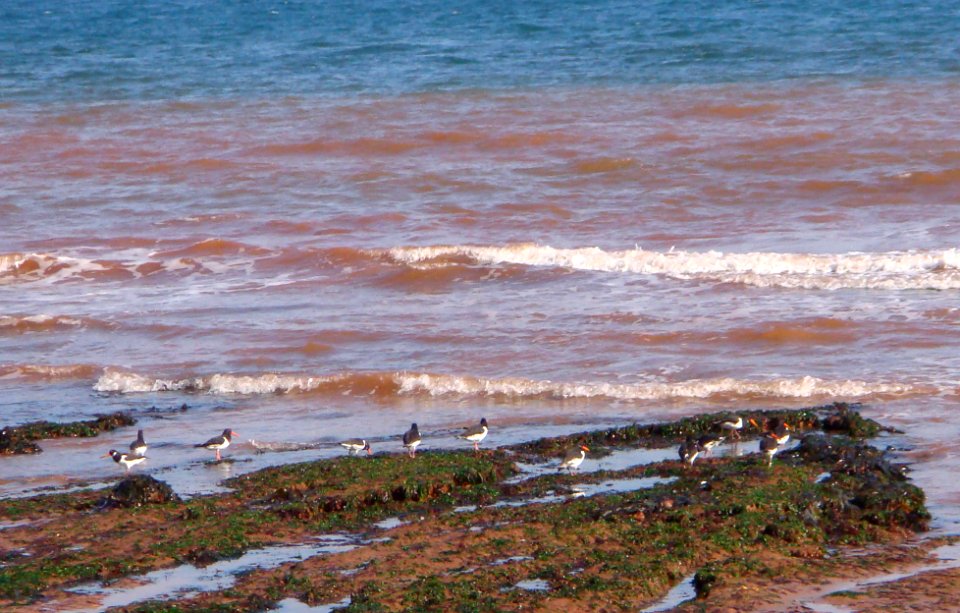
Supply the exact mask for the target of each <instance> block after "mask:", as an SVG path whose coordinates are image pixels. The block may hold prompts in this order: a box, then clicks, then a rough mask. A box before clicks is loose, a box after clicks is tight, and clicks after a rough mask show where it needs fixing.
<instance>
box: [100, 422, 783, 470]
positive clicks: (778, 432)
mask: <svg viewBox="0 0 960 613" xmlns="http://www.w3.org/2000/svg"><path fill="white" fill-rule="evenodd" d="M750 423H751V424H752V425H753V426H754V427H755V428H757V429H758V430H763V428H761V427H760V425H759V424H757V422H756V421H755V420H753V419H751V420H750ZM717 427H718V429H719V430H720V432H721V433H722V434H704V435H702V436H700V437H697V438H694V437H692V436H689V437H687V439H686V440H685V441H684V442H683V443H681V444H680V448H679V450H678V452H679V455H680V460H681V461H683V462H684V463H685V464H686V465H687V466H688V467H691V466H693V463H694V462H695V461H696V459H697V458H698V457H700V455H701V454H707V453H709V452H710V450H712V449H713V448H714V447H716V446H717V445H719V444H720V443H722V442H723V441H724V440H726V438H727V436H730V437H732V438H735V439H739V438H740V430H742V429H743V417H740V416H738V417H737V419H735V420H733V419H731V420H726V421H722V422H719V423H718V424H717ZM489 431H490V428H489V426H488V424H487V420H486V418H483V419H481V420H480V423H479V424H478V425H476V426H472V427H469V428H466V429H465V430H464V431H463V432H462V433H461V434H458V435H457V438H459V439H463V440H466V441H469V442H471V443H473V448H474V450H476V451H479V450H480V442H481V441H482V440H483V439H485V438H486V437H487V433H488V432H489ZM234 436H237V433H236V432H234V431H233V430H231V429H230V428H226V429H224V431H223V432H222V433H221V434H220V435H219V436H215V437H213V438H211V439H210V440H208V441H206V442H204V443H198V444H196V445H194V447H203V448H204V449H209V450H211V451H215V452H216V453H217V456H216V460H217V461H218V462H219V461H220V452H221V451H222V450H224V449H226V448H227V447H229V446H230V441H231V440H232V438H233V437H234ZM789 440H790V426H789V425H788V424H787V423H786V422H779V423H777V424H776V425H775V426H774V427H773V428H772V429H770V430H767V431H765V432H764V433H763V435H762V436H761V438H760V452H761V453H763V454H764V455H765V456H766V457H767V465H768V466H771V465H772V464H773V456H775V455H776V454H777V452H778V451H780V450H781V449H782V448H783V447H784V445H786V444H787V442H788V441H789ZM402 441H403V447H404V449H406V450H407V453H408V454H409V455H410V457H411V458H413V457H416V455H417V446H419V445H420V443H421V442H422V441H423V438H422V437H421V436H420V429H419V428H418V427H417V424H415V423H414V424H411V425H410V429H409V430H407V431H406V432H404V433H403V437H402ZM339 445H340V446H341V447H343V448H344V449H346V450H347V452H348V453H349V454H350V455H359V454H360V453H362V452H364V451H366V452H367V454H368V455H370V454H373V449H372V448H371V447H370V443H369V442H368V441H367V440H366V439H362V438H352V439H349V440H346V441H342V442H340V443H339ZM588 451H590V449H589V448H588V447H587V446H586V445H578V446H576V447H573V448H571V449H570V450H568V451H567V452H566V454H565V455H564V457H563V459H562V460H561V461H560V469H561V470H564V469H566V470H571V471H572V470H574V469H576V468H578V467H579V466H580V464H582V463H583V460H584V459H585V458H586V457H587V452H588ZM146 454H147V443H146V441H145V440H144V438H143V430H138V431H137V440H135V441H133V442H132V443H130V451H129V452H120V451H117V450H116V449H111V450H110V451H108V452H107V453H106V454H104V455H103V456H102V457H105V458H106V457H110V458H113V461H114V462H116V463H117V464H120V465H121V466H123V467H124V468H125V469H126V470H127V471H128V472H129V470H130V469H131V468H133V467H134V466H136V465H137V464H140V463H141V462H143V461H144V460H146V459H147V455H146Z"/></svg>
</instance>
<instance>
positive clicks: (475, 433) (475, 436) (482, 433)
mask: <svg viewBox="0 0 960 613" xmlns="http://www.w3.org/2000/svg"><path fill="white" fill-rule="evenodd" d="M489 431H490V429H489V428H488V427H487V418H486V417H484V418H482V419H481V420H480V425H479V426H473V427H472V428H467V429H466V430H464V431H463V434H458V435H457V438H462V439H464V440H467V441H470V442H472V443H473V448H474V450H475V451H480V441H482V440H483V439H485V438H487V432H489Z"/></svg>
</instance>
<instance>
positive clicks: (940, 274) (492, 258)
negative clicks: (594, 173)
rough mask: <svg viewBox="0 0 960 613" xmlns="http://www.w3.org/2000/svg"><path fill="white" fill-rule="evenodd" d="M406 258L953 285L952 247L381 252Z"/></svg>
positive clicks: (958, 259)
mask: <svg viewBox="0 0 960 613" xmlns="http://www.w3.org/2000/svg"><path fill="white" fill-rule="evenodd" d="M383 253H384V254H385V255H386V256H387V257H388V258H390V259H392V260H394V261H396V262H399V263H403V264H407V265H411V266H425V265H432V266H436V265H443V263H444V262H445V261H448V260H452V259H455V258H457V259H459V260H462V259H464V258H469V259H471V260H473V261H475V262H477V263H480V264H521V265H527V266H551V267H563V268H570V269H573V270H587V271H599V272H617V273H629V274H640V275H661V276H665V277H669V278H675V279H693V280H704V281H712V282H719V283H742V284H745V285H754V286H758V287H788V288H803V289H843V288H853V289H888V290H890V289H960V251H958V249H956V248H950V249H941V250H930V251H892V252H882V253H855V252H851V253H841V254H814V253H776V252H749V253H725V252H721V251H704V252H695V251H675V250H670V251H648V250H644V249H641V248H636V249H632V250H626V251H605V250H603V249H599V248H597V247H586V248H576V249H558V248H554V247H549V246H545V245H536V244H529V243H523V244H513V245H505V246H478V245H450V246H444V245H439V246H430V247H397V248H393V249H389V250H386V251H384V252H383Z"/></svg>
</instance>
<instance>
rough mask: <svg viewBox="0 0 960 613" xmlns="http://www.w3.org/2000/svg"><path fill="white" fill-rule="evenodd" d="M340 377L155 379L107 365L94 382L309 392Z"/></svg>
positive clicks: (122, 386) (109, 388)
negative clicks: (108, 367)
mask: <svg viewBox="0 0 960 613" xmlns="http://www.w3.org/2000/svg"><path fill="white" fill-rule="evenodd" d="M342 379H343V377H340V376H332V377H301V376H296V375H278V374H263V375H227V374H215V375H211V376H207V377H190V378H185V379H158V378H153V377H147V376H144V375H141V374H137V373H131V372H124V371H120V370H113V369H106V370H105V371H104V373H103V375H101V376H100V378H99V379H98V380H97V382H96V383H95V384H94V386H93V389H94V390H95V391H98V392H119V393H124V394H128V393H142V392H207V393H211V394H247V395H252V394H277V393H290V392H309V391H313V390H315V389H317V388H319V387H320V386H321V385H324V384H329V383H332V382H335V381H339V380H342Z"/></svg>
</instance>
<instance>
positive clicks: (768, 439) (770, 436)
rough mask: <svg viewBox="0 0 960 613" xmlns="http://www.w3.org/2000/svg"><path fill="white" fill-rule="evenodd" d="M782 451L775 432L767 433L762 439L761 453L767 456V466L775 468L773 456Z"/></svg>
mask: <svg viewBox="0 0 960 613" xmlns="http://www.w3.org/2000/svg"><path fill="white" fill-rule="evenodd" d="M778 451H780V443H779V442H777V435H776V434H774V433H773V432H767V433H766V434H764V435H763V438H761V439H760V452H761V453H763V454H764V455H765V456H767V466H773V456H775V455H777V452H778Z"/></svg>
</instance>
